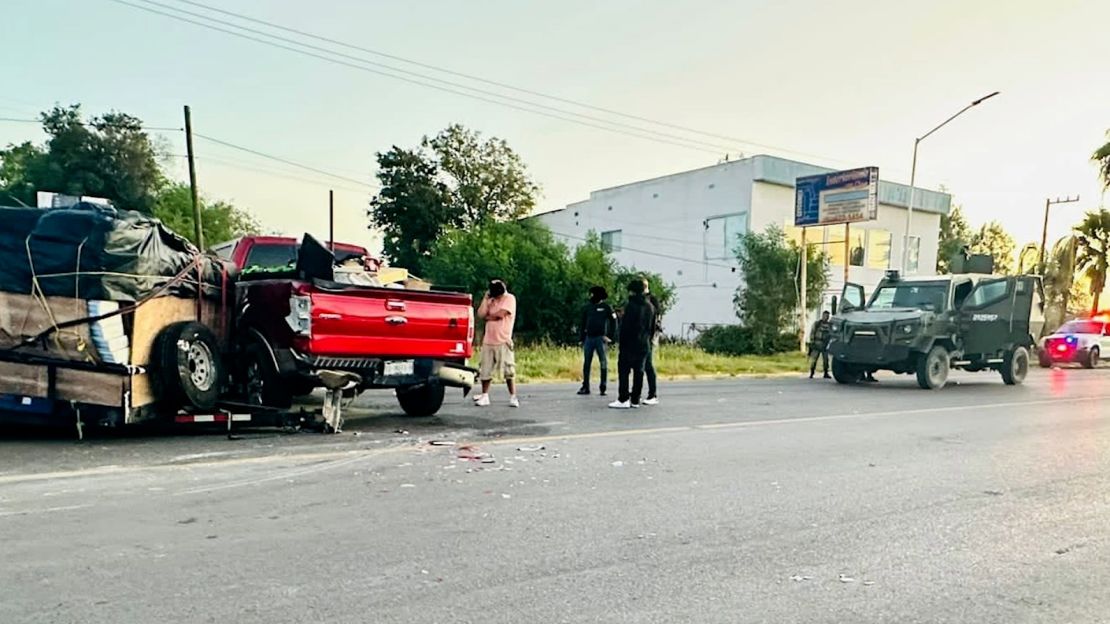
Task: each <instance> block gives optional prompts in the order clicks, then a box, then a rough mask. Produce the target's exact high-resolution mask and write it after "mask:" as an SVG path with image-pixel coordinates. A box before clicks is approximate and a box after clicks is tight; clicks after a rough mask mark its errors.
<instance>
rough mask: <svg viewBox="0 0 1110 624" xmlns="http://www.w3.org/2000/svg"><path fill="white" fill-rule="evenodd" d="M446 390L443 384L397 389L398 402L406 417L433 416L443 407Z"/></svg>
mask: <svg viewBox="0 0 1110 624" xmlns="http://www.w3.org/2000/svg"><path fill="white" fill-rule="evenodd" d="M444 391H445V388H444V386H443V385H442V384H425V385H423V386H417V387H415V388H397V402H398V403H400V404H401V409H403V410H404V411H405V415H406V416H411V417H414V418H420V417H424V416H432V415H433V414H435V413H436V412H438V411H439V408H440V407H443V396H444Z"/></svg>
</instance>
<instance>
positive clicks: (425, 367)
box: [213, 236, 477, 416]
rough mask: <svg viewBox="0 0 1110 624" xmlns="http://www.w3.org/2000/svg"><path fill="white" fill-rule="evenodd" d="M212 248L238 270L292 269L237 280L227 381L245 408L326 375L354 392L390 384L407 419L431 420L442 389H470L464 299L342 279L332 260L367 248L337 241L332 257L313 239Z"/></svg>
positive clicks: (250, 240)
mask: <svg viewBox="0 0 1110 624" xmlns="http://www.w3.org/2000/svg"><path fill="white" fill-rule="evenodd" d="M213 251H215V252H216V253H218V254H219V255H221V256H224V257H225V258H228V259H231V260H232V261H233V262H235V263H236V264H238V265H239V266H240V268H241V269H247V268H249V267H250V266H251V265H259V264H261V265H263V266H267V267H280V266H283V265H285V266H288V267H290V270H289V273H288V274H281V272H280V271H279V272H278V273H276V274H273V273H271V274H268V273H266V272H260V273H256V272H254V271H245V272H244V273H243V274H242V275H241V276H240V278H239V281H238V284H237V293H236V312H235V315H234V318H235V327H234V331H233V333H234V336H235V341H236V343H237V351H238V357H237V358H236V359H237V361H238V365H237V366H236V367H235V368H236V369H237V370H235V371H233V375H235V376H237V377H238V378H239V381H240V382H241V387H242V389H243V391H244V392H245V395H246V398H247V400H248V401H249V402H251V403H254V404H259V405H266V406H271V407H287V406H289V405H290V403H291V401H292V398H293V396H296V395H302V394H307V393H309V392H311V391H312V389H314V388H316V387H318V386H320V385H322V382H321V373H322V372H324V371H330V372H332V373H336V372H338V373H343V374H348V375H350V376H351V378H352V379H357V382H356V383H357V386H356V389H357V390H358V391H362V390H366V389H370V388H395V389H396V393H397V398H398V401H399V402H400V404H401V408H402V409H403V410H404V411H405V413H406V414H408V415H410V416H429V415H432V414H434V413H435V412H437V411H438V410H439V408H440V406H441V405H442V404H443V398H444V389H445V388H446V387H459V388H463V389H464V391H469V389H470V388H471V387H472V386H473V385H474V384H475V383H476V376H477V372H476V371H475V370H474V369H472V368H467V367H466V361H467V359H468V358H469V357H470V355H471V352H472V344H473V339H474V310H473V307H472V304H471V297H470V295H468V294H459V293H454V292H441V291H435V290H431V291H425V290H408V289H404V288H392V287H368V286H359V285H352V284H348V283H339V282H337V281H336V280H335V278H334V275H333V273H332V269H333V268H334V264H335V260H336V257H338V259H339V260H343V259H344V256H346V257H350V256H366V255H368V254H367V252H366V250H365V249H364V248H362V247H358V246H355V245H346V244H336V245H335V254H334V255H333V254H332V253H330V252H329V251H328V249H327V248H326V247H324V246H323V245H322V244H321V243H319V242H318V241H316V239H314V238H312V237H311V236H305V239H304V242H303V243H300V242H298V241H297V240H295V239H292V238H282V237H273V236H253V237H244V238H241V239H239V240H237V241H234V242H233V243H232V244H224V245H218V246H217V247H215V248H213ZM293 263H295V266H294V264H293Z"/></svg>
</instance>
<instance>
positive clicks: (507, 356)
mask: <svg viewBox="0 0 1110 624" xmlns="http://www.w3.org/2000/svg"><path fill="white" fill-rule="evenodd" d="M478 318H481V319H483V320H485V322H486V330H485V332H484V333H483V335H482V349H481V351H480V352H479V356H478V378H479V379H480V380H481V382H482V393H481V394H479V395H478V396H476V397H474V403H475V404H476V405H478V406H479V407H486V406H487V405H489V387H490V383H491V382H492V381H493V376H494V374H495V373H496V374H499V375H500V376H501V377H502V378H504V379H505V385H507V386H508V387H509V405H510V406H511V407H520V399H518V398H517V396H516V381H515V378H516V356H515V355H514V354H513V325H514V324H515V323H516V297H514V296H513V295H512V294H510V293H509V292H508V289H507V288H506V287H505V282H502V281H501V280H497V279H495V280H492V281H490V283H489V292H487V293H486V296H485V297H482V303H481V304H480V305H479V306H478Z"/></svg>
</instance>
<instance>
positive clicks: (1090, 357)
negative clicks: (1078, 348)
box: [1083, 347, 1101, 368]
mask: <svg viewBox="0 0 1110 624" xmlns="http://www.w3.org/2000/svg"><path fill="white" fill-rule="evenodd" d="M1100 355H1101V354H1100V353H1099V352H1098V347H1091V350H1090V351H1088V352H1087V357H1086V358H1085V359H1084V360H1083V368H1098V360H1099V356H1100Z"/></svg>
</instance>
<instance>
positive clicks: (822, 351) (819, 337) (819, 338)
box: [809, 310, 832, 379]
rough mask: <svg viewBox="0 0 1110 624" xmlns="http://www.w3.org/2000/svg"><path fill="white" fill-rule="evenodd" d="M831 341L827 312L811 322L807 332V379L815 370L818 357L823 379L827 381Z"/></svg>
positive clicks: (830, 325)
mask: <svg viewBox="0 0 1110 624" xmlns="http://www.w3.org/2000/svg"><path fill="white" fill-rule="evenodd" d="M830 339H832V323H831V322H829V311H828V310H825V311H824V312H822V313H821V318H820V319H818V320H816V321H814V322H813V327H812V328H811V329H810V330H809V378H810V379H813V373H814V372H815V371H816V370H817V358H818V357H819V356H820V358H821V363H822V365H823V367H824V370H825V379H829V340H830Z"/></svg>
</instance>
